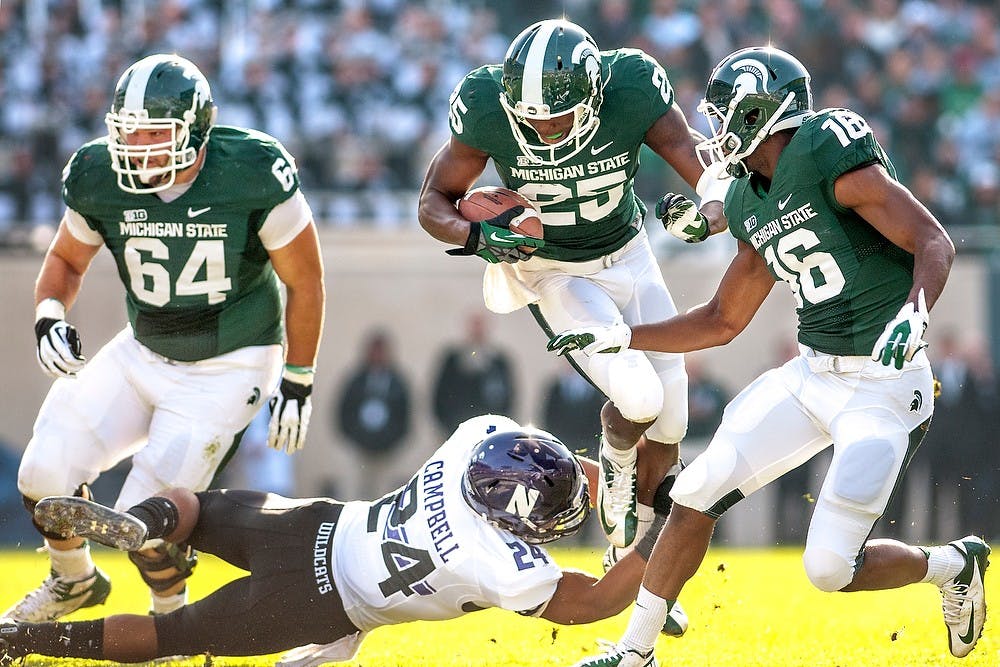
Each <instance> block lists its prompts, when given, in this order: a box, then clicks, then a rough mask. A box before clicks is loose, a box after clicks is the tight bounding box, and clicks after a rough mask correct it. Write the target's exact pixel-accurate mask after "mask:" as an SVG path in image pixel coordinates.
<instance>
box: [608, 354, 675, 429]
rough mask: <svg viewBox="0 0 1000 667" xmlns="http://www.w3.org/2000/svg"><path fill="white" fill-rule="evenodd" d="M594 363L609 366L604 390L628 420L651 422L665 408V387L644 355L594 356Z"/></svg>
mask: <svg viewBox="0 0 1000 667" xmlns="http://www.w3.org/2000/svg"><path fill="white" fill-rule="evenodd" d="M591 360H594V361H592V363H594V364H598V365H602V366H606V367H605V368H604V369H603V370H604V372H603V373H601V372H596V373H593V374H592V377H595V378H599V377H601V376H603V377H604V378H605V380H606V381H605V382H604V383H601V382H598V384H604V385H605V386H603V387H602V389H604V391H605V393H607V395H608V398H609V399H611V402H612V403H614V404H615V407H616V408H618V411H619V412H621V413H622V416H623V417H625V419H628V420H629V421H631V422H635V423H645V422H651V421H653V420H654V419H656V418H657V417H658V416H659V414H660V411H661V410H662V409H663V386H662V385H661V384H660V380H659V378H658V377H657V376H656V372H655V371H654V370H653V367H652V366H651V365H650V363H649V360H648V359H646V357H645V356H644V355H643V354H642V353H641V352H637V351H635V350H630V351H628V352H625V353H623V354H614V355H594V356H593V357H591Z"/></svg>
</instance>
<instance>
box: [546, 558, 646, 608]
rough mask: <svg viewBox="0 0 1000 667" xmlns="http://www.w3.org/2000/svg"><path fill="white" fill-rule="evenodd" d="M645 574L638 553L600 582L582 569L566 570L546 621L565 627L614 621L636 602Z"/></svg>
mask: <svg viewBox="0 0 1000 667" xmlns="http://www.w3.org/2000/svg"><path fill="white" fill-rule="evenodd" d="M645 572H646V561H645V560H644V559H643V558H642V556H640V555H639V554H638V553H637V552H636V551H632V552H630V553H629V554H628V555H627V556H625V557H624V558H622V559H621V560H619V561H618V562H617V563H615V564H614V566H613V567H612V568H611V569H610V570H608V572H607V574H605V575H604V576H603V577H601V578H600V579H598V578H597V577H595V576H593V575H592V574H588V573H586V572H580V571H578V570H563V575H562V579H560V580H559V584H558V585H557V586H556V592H555V594H553V596H552V599H551V600H550V601H549V604H548V606H546V607H545V611H544V612H542V618H544V619H547V620H549V621H552V622H553V623H561V624H563V625H576V624H578V623H592V622H594V621H599V620H601V619H603V618H610V617H611V616H614V615H615V614H618V613H620V612H621V611H622V610H624V609H625V608H626V607H628V606H629V605H630V604H632V603H633V602H634V601H635V596H636V594H637V593H638V592H639V584H640V583H642V577H643V574H645Z"/></svg>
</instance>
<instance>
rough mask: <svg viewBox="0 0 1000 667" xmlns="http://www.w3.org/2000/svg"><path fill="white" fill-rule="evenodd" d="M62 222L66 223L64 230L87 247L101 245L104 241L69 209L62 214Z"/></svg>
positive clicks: (79, 216)
mask: <svg viewBox="0 0 1000 667" xmlns="http://www.w3.org/2000/svg"><path fill="white" fill-rule="evenodd" d="M62 221H63V222H64V223H66V229H68V230H69V233H70V234H72V235H73V238H75V239H76V240H77V241H79V242H80V243H86V244H87V245H102V244H103V243H104V239H103V238H102V237H101V235H100V234H98V233H97V232H95V231H94V230H93V229H91V228H90V225H88V224H87V220H86V218H84V217H83V216H82V215H80V214H79V213H77V212H76V211H74V210H73V209H71V208H67V209H66V212H65V213H64V214H63V219H62Z"/></svg>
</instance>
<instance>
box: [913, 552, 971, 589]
mask: <svg viewBox="0 0 1000 667" xmlns="http://www.w3.org/2000/svg"><path fill="white" fill-rule="evenodd" d="M923 550H924V551H926V552H927V574H926V575H924V578H923V579H921V581H922V582H929V583H932V584H934V585H935V586H937V587H938V588H941V587H942V586H944V585H945V584H947V583H948V582H950V581H951V580H952V579H954V578H955V577H957V576H958V573H959V572H961V571H962V568H964V567H965V557H964V556H963V555H962V554H961V552H959V550H958V549H956V548H955V547H953V546H951V545H948V544H945V545H943V546H940V547H923Z"/></svg>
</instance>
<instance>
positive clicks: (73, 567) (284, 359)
mask: <svg viewBox="0 0 1000 667" xmlns="http://www.w3.org/2000/svg"><path fill="white" fill-rule="evenodd" d="M215 116H216V107H215V105H214V104H213V102H212V95H211V91H210V89H209V84H208V81H207V80H206V79H205V77H204V76H203V75H202V73H201V72H200V71H199V70H198V68H197V67H196V66H195V65H194V64H193V63H191V62H189V61H188V60H185V59H184V58H181V57H179V56H176V55H154V56H149V57H148V58H144V59H142V60H140V61H138V62H136V63H135V64H133V65H132V66H131V67H129V68H128V69H127V70H126V71H125V73H124V74H123V75H122V77H121V79H120V80H119V81H118V84H117V87H116V89H115V92H114V97H113V101H112V104H111V110H110V112H109V113H108V114H107V116H106V119H105V121H106V124H107V127H108V134H107V136H106V137H104V138H101V139H97V140H95V141H92V142H90V143H87V144H85V145H84V146H82V147H81V148H80V149H79V150H78V151H76V153H75V154H74V155H73V156H72V157H71V158H70V161H69V164H68V165H67V167H66V170H65V172H64V174H63V199H64V200H65V202H66V211H65V214H64V216H63V219H62V221H61V223H60V225H59V230H58V232H57V233H56V236H55V239H54V241H53V242H52V245H51V246H50V247H49V249H48V252H47V254H46V255H45V259H44V262H43V264H42V268H41V272H40V273H39V275H38V280H37V283H36V286H35V302H36V304H37V309H36V323H35V333H36V336H37V339H38V350H37V352H38V360H39V363H40V364H41V366H42V369H43V370H44V371H46V372H47V373H48V374H50V375H52V376H54V377H56V378H57V379H56V381H55V383H54V384H53V385H52V388H51V390H50V391H49V394H48V396H47V397H46V399H45V402H44V404H43V405H42V408H41V410H40V411H39V414H38V417H37V420H36V422H35V427H34V433H33V435H32V438H31V441H30V442H29V443H28V446H27V449H26V450H25V452H24V457H23V459H22V461H21V466H20V470H19V472H18V489H19V490H20V492H21V493H22V495H23V496H24V501H25V505H26V506H27V507H28V508H29V509H30V508H31V507H32V506H33V505H34V504H35V502H36V501H38V500H39V499H41V498H43V497H45V496H48V495H52V494H72V493H74V492H76V493H78V494H80V495H86V494H87V490H86V489H87V486H86V485H87V484H89V483H91V482H93V481H94V479H95V478H96V477H97V476H98V475H99V474H100V473H101V472H103V471H105V470H108V469H110V468H112V467H113V466H114V465H116V464H117V463H119V462H120V461H122V460H123V459H125V458H127V457H130V456H131V457H132V469H131V472H130V473H129V474H128V477H127V478H126V480H125V483H124V485H123V487H122V489H121V491H120V494H119V496H118V499H117V506H118V507H119V508H124V507H129V506H131V505H132V504H134V503H135V502H136V501H137V499H141V498H145V497H146V496H148V495H150V494H152V493H156V492H158V491H161V490H163V489H165V488H167V487H183V488H188V489H192V490H195V491H198V490H203V489H206V488H207V487H208V485H209V483H210V482H211V481H212V478H213V477H214V476H215V474H216V473H217V472H218V470H219V469H220V467H221V466H222V465H223V464H224V463H225V461H226V460H227V459H228V457H229V456H231V455H232V454H233V453H234V451H235V448H236V445H237V443H238V442H239V439H240V436H241V434H242V432H243V430H244V429H245V428H246V426H247V425H248V424H249V423H250V420H251V419H252V418H253V416H254V415H255V413H257V412H258V410H259V409H260V408H261V406H262V405H263V402H264V401H265V400H267V398H268V397H269V396H271V395H272V393H274V396H273V398H271V409H272V420H271V424H270V433H269V442H270V444H271V445H272V446H273V447H275V448H276V449H284V450H286V451H287V452H288V453H292V452H294V451H296V450H297V449H299V448H301V447H302V445H303V442H304V440H305V437H306V429H307V427H308V424H309V415H310V410H311V407H310V398H309V395H310V392H311V390H312V377H313V365H314V363H315V359H316V350H317V346H318V344H319V339H320V333H321V331H322V324H323V308H324V285H323V268H322V261H321V258H320V252H319V244H318V239H317V234H316V228H315V224H314V223H313V219H312V213H311V211H310V210H309V205H308V204H307V202H306V200H305V197H304V196H303V195H302V192H301V190H300V189H299V181H298V175H297V172H296V169H295V163H294V161H293V160H292V158H291V156H289V154H288V153H287V152H286V151H285V150H284V148H282V146H281V145H280V144H279V143H278V141H277V140H275V139H274V138H272V137H269V136H267V135H265V134H262V133H259V132H255V131H252V130H245V129H241V128H236V127H227V126H221V125H220V126H216V125H215ZM101 247H107V248H108V250H109V251H110V253H111V256H112V257H113V258H114V261H115V263H116V264H117V268H118V275H119V277H120V278H121V281H122V283H123V286H124V288H125V305H126V309H127V311H128V318H129V324H128V326H127V327H126V328H125V329H124V330H123V331H122V332H120V333H119V334H118V335H117V336H115V338H114V339H113V340H112V341H111V342H109V343H108V344H106V345H105V346H104V347H103V348H101V349H100V350H99V351H98V352H97V354H96V355H94V356H93V358H92V359H91V360H90V361H89V363H88V362H87V360H86V359H85V357H84V355H83V348H82V346H81V344H80V336H79V334H78V333H77V330H76V328H74V327H73V326H72V325H71V324H69V323H67V321H66V311H67V310H68V309H69V308H70V307H71V306H72V305H73V302H74V301H75V300H76V297H77V294H78V292H79V290H80V285H81V282H82V281H83V278H84V275H85V274H86V272H87V269H88V267H89V266H90V263H91V260H93V258H94V257H95V256H96V255H97V253H98V251H99V250H100V249H101ZM279 282H280V283H283V284H284V286H285V288H286V290H287V299H286V303H285V305H284V307H282V302H281V295H280V293H279ZM282 311H284V327H283V324H282ZM286 329H287V330H286ZM285 341H287V349H286V350H284V351H283V342H285ZM276 389H277V391H276V392H275V390H276ZM41 532H42V533H43V535H44V536H45V541H46V545H47V550H48V553H49V556H50V560H51V564H52V568H51V576H50V577H49V578H47V579H46V580H45V581H44V582H43V583H42V585H41V586H40V587H39V588H38V589H36V590H34V591H32V592H30V593H28V595H27V596H26V597H25V598H24V599H23V600H21V601H20V602H18V603H17V604H15V605H14V606H13V607H11V608H10V609H8V610H7V611H6V612H5V613H4V614H3V616H6V617H11V618H14V619H21V620H24V621H45V620H52V619H55V618H59V617H61V616H64V615H66V614H68V613H70V612H73V611H75V610H76V609H79V608H81V607H87V606H91V605H95V604H98V603H102V602H103V601H104V600H105V598H107V596H108V593H109V591H110V582H109V581H108V579H107V577H106V576H105V575H104V574H103V573H102V572H101V571H100V570H98V569H97V568H96V567H95V565H94V561H93V560H92V559H91V556H90V551H89V548H88V546H87V543H86V542H85V541H84V540H82V539H79V538H71V539H63V538H62V536H60V535H53V534H50V533H46V532H45V531H41ZM133 561H134V562H135V563H136V565H137V566H138V568H139V571H140V573H141V574H142V576H143V579H144V580H145V581H146V583H147V584H148V585H149V587H150V589H151V594H152V611H153V612H154V613H163V612H167V611H170V610H172V609H175V608H178V607H179V606H181V605H183V604H184V601H185V595H186V590H187V589H186V585H185V579H186V577H187V576H188V575H189V574H190V573H191V569H192V567H193V565H194V562H195V559H194V556H193V554H191V553H190V552H189V551H187V550H185V549H184V548H183V546H180V547H179V546H178V545H172V544H168V543H164V542H163V541H162V540H157V541H152V542H150V543H149V544H147V545H145V547H144V548H143V549H142V550H140V551H138V552H136V554H134V556H133Z"/></svg>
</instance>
